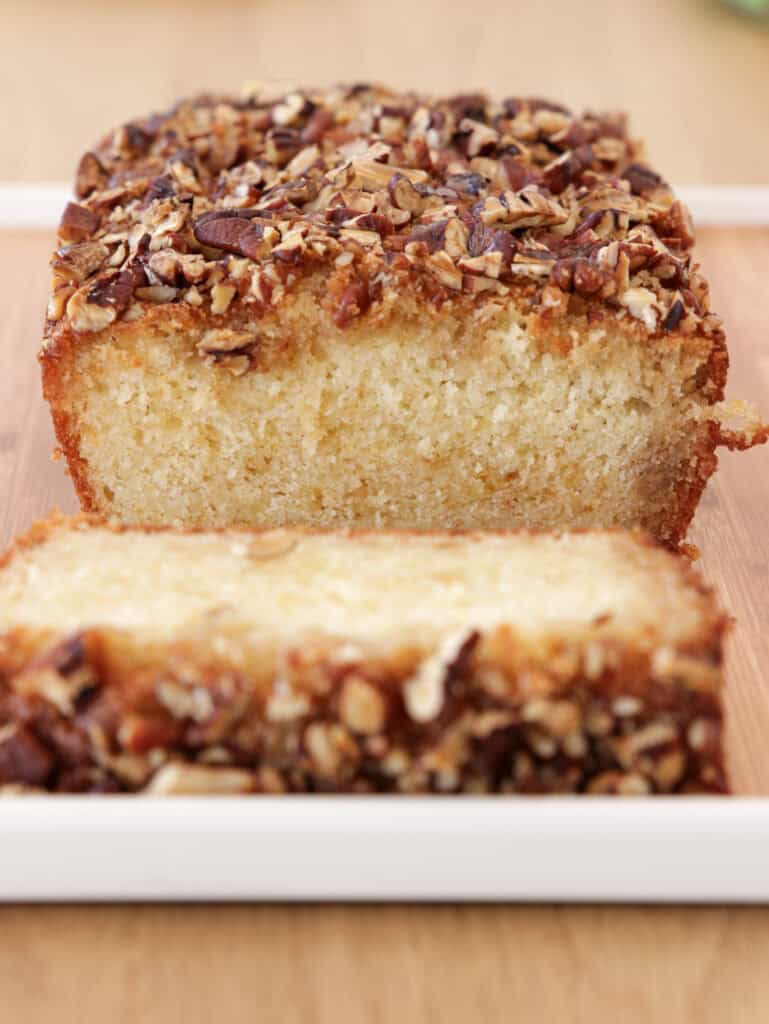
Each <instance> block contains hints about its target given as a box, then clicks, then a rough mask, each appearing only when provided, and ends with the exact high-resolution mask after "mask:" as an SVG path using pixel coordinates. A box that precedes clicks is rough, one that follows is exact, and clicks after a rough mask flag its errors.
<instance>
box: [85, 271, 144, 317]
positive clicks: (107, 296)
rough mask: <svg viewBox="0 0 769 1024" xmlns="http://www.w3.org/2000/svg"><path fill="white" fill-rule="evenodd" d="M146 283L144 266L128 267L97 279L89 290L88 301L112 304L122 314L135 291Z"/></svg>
mask: <svg viewBox="0 0 769 1024" xmlns="http://www.w3.org/2000/svg"><path fill="white" fill-rule="evenodd" d="M146 283H147V275H146V274H145V272H144V268H143V267H141V266H133V267H128V268H127V269H126V270H121V271H120V273H119V274H116V275H113V276H112V277H105V278H102V280H100V281H97V282H96V283H95V284H94V286H93V287H92V288H91V290H90V291H89V292H88V302H89V303H90V304H91V305H94V306H111V307H113V309H114V310H115V312H116V314H117V315H118V316H120V314H121V313H123V312H124V311H125V310H126V309H127V308H128V304H129V302H130V301H131V299H132V297H133V293H134V291H135V290H136V289H137V288H141V287H143V286H144V285H146Z"/></svg>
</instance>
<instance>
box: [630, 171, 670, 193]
mask: <svg viewBox="0 0 769 1024" xmlns="http://www.w3.org/2000/svg"><path fill="white" fill-rule="evenodd" d="M622 177H623V178H624V179H625V181H627V182H629V183H630V191H631V192H632V193H633V195H635V196H642V195H644V194H645V193H647V192H653V191H654V190H655V189H656V188H659V187H660V185H664V184H665V182H664V180H663V179H662V178H661V177H660V176H659V174H657V173H656V172H655V171H653V170H652V169H651V168H650V167H647V166H646V165H645V164H631V165H630V166H629V167H626V168H625V170H624V171H623V172H622Z"/></svg>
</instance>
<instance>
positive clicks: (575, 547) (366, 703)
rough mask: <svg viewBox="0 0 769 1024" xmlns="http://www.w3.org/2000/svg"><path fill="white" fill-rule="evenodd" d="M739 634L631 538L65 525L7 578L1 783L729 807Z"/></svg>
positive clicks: (661, 557)
mask: <svg viewBox="0 0 769 1024" xmlns="http://www.w3.org/2000/svg"><path fill="white" fill-rule="evenodd" d="M723 625H724V619H723V617H722V615H721V613H720V612H719V610H718V608H717V607H716V605H715V603H714V601H713V599H712V597H711V595H710V593H709V592H708V591H707V590H706V589H705V588H704V587H703V585H702V583H701V581H700V580H699V578H698V577H697V576H696V574H695V573H694V572H693V571H692V570H691V568H690V567H689V564H688V562H686V561H685V560H684V559H683V558H678V557H676V556H674V555H672V554H671V553H669V552H667V551H665V550H664V549H662V548H661V547H658V546H657V545H655V544H654V543H653V542H652V541H651V540H648V539H645V538H643V537H641V536H636V535H632V534H623V533H610V532H585V533H566V534H563V535H557V534H532V533H516V532H507V533H505V532H499V533H495V532H484V533H473V532H471V533H462V532H458V533H450V532H445V531H443V532H440V531H437V532H431V533H426V532H422V533H417V532H405V531H401V532H398V531H388V530H383V531H358V532H356V531H331V532H313V531H300V530H285V529H284V530H273V531H266V532H258V531H254V532H247V531H234V530H230V531H220V532H189V533H183V532H178V531H173V530H157V531H148V530H144V529H133V528H128V527H118V526H115V525H112V524H109V523H105V522H101V521H98V520H62V519H54V520H51V521H49V522H47V523H43V524H39V525H38V526H37V527H35V528H34V529H33V530H32V531H31V533H30V534H29V535H28V536H27V537H25V538H22V539H21V540H20V541H18V542H17V543H16V545H15V547H14V548H12V549H11V551H10V552H8V554H7V555H6V556H5V559H4V560H3V562H2V564H1V565H0V785H2V786H4V787H6V789H8V788H10V790H11V791H14V792H15V791H18V790H19V788H20V787H21V788H22V789H28V788H30V787H31V788H37V789H49V790H54V791H59V792H72V791H88V792H94V791H99V792H110V791H143V792H151V793H190V792H203V793H218V792H224V793H240V792H273V793H278V792H287V791H288V792H353V793H369V792H389V793H427V792H436V793H444V792H445V793H489V792H507V793H600V794H609V793H619V794H623V795H630V794H649V793H678V792H720V791H723V790H724V789H725V787H726V781H725V776H724V767H723V755H722V747H721V716H722V713H721V703H720V689H721V668H720V662H721V634H722V630H723Z"/></svg>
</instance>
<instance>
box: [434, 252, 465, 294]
mask: <svg viewBox="0 0 769 1024" xmlns="http://www.w3.org/2000/svg"><path fill="white" fill-rule="evenodd" d="M425 263H426V266H427V267H428V268H429V270H430V271H431V272H432V274H433V275H434V276H435V277H437V278H438V280H439V281H440V282H441V284H445V285H446V287H447V288H453V289H455V290H456V291H461V289H462V271H461V270H459V268H458V267H456V266H455V265H454V261H453V260H452V258H451V257H450V256H449V254H448V253H447V252H436V253H433V254H432V255H431V256H428V257H427V260H426V261H425Z"/></svg>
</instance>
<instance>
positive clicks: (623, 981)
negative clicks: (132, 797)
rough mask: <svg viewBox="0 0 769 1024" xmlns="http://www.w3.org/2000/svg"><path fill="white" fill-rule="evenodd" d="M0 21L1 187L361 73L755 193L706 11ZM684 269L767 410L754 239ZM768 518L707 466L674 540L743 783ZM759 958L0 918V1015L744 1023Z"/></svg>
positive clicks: (724, 65)
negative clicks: (280, 84)
mask: <svg viewBox="0 0 769 1024" xmlns="http://www.w3.org/2000/svg"><path fill="white" fill-rule="evenodd" d="M0 28H1V29H2V31H0V55H2V60H0V85H2V88H0V115H1V116H2V123H3V125H4V131H3V132H2V135H1V137H0V178H2V179H15V180H38V181H39V180H51V179H53V180H59V179H69V178H71V174H72V168H73V167H74V164H75V162H76V160H77V157H78V155H79V153H80V152H81V151H82V149H83V148H84V147H85V146H86V145H87V144H88V143H89V141H90V140H92V139H94V138H96V137H97V136H98V135H99V134H100V133H101V132H103V131H106V130H108V129H109V128H110V127H112V126H113V125H114V124H116V123H117V122H119V121H122V120H125V119H127V118H130V117H131V116H133V115H135V114H137V113H141V112H142V111H146V110H149V109H151V108H153V107H155V108H156V107H160V106H163V105H165V104H168V103H170V102H172V101H173V99H174V98H175V97H176V96H178V95H181V94H183V93H190V92H196V91H199V90H201V89H204V88H210V89H234V88H237V87H238V85H239V83H240V82H241V80H242V79H244V78H278V79H294V80H301V81H305V82H326V81H330V80H333V79H346V80H352V79H358V80H360V79H365V78H369V79H370V78H378V79H381V80H385V81H390V82H393V83H394V84H396V85H401V86H404V85H416V86H420V87H425V88H430V89H434V90H451V91H457V90H465V89H467V88H468V87H474V86H481V87H488V88H490V89H491V90H493V91H494V92H497V93H513V92H523V93H528V94H544V95H551V96H554V97H557V96H561V97H563V98H564V99H566V100H567V102H569V103H571V104H572V105H574V106H578V107H579V106H593V107H606V106H608V105H613V106H620V107H625V108H626V109H628V110H629V111H630V112H631V114H632V121H633V125H634V127H635V129H636V131H637V132H638V133H640V134H643V135H645V136H646V137H647V139H648V140H649V143H650V151H651V154H652V157H653V158H654V159H655V160H656V162H657V163H658V164H659V166H660V168H661V169H662V170H664V172H665V173H666V175H667V176H668V177H670V178H671V179H672V180H676V181H679V182H683V181H691V182H759V183H761V182H763V183H766V182H767V181H769V132H767V131H766V130H765V129H766V106H767V99H768V98H769V30H766V29H760V28H758V27H757V26H755V25H754V24H753V23H752V22H750V21H748V20H744V19H740V18H738V17H735V16H733V15H731V14H729V13H728V12H727V11H726V10H725V9H724V8H723V7H722V6H721V5H720V4H719V3H718V2H717V0H645V2H644V3H629V2H624V0H620V2H619V3H618V2H617V0H590V2H589V3H587V4H586V3H575V2H574V0H549V2H548V3H546V4H536V3H527V4H524V3H515V2H511V0H486V2H485V3H483V4H469V3H466V2H464V0H462V2H456V0H421V2H415V0H388V3H386V4H379V3H367V2H366V0H337V2H332V0H252V2H248V0H219V2H216V3H214V2H206V0H131V3H128V2H127V0H125V2H110V3H102V4H95V3H92V2H90V0H68V2H67V3H66V4H65V3H61V2H59V0H25V2H24V3H23V4H18V3H16V2H12V0H0ZM48 246H49V241H48V239H46V238H43V237H42V236H35V235H15V236H9V235H7V234H6V235H3V234H1V233H0V261H2V262H1V263H0V265H1V266H2V268H3V269H2V274H1V275H0V358H1V359H2V364H1V365H2V372H0V493H2V495H3V496H4V498H5V500H4V502H3V504H2V507H1V508H0V534H1V535H2V540H3V541H4V540H6V539H7V538H8V536H9V535H10V534H11V533H12V532H14V531H16V530H18V529H20V528H23V527H24V526H26V525H28V524H29V522H30V521H31V520H32V519H33V518H34V517H35V516H37V515H40V514H42V513H44V512H46V511H47V510H48V509H49V508H50V507H51V506H52V505H53V504H59V505H60V506H61V507H62V508H65V509H74V507H75V504H74V500H73V496H72V492H71V489H70V486H69V482H68V481H67V479H66V477H65V476H64V473H63V469H62V467H61V465H58V464H54V463H52V462H51V461H50V452H51V447H52V437H51V433H50V428H49V424H48V419H47V414H46V411H45V409H44V407H43V405H42V402H41V400H40V398H39V394H38V385H37V368H36V365H35V360H34V350H35V348H36V346H37V343H38V337H39V327H40V321H41V314H42V309H43V305H44V299H45V291H46V269H45V264H46V260H47V254H48ZM701 253H702V258H703V262H704V263H705V266H706V269H707V270H708V272H709V273H710V276H711V278H712V282H713V290H714V293H715V299H716V308H717V309H718V310H719V311H720V312H721V313H722V314H723V315H724V317H725V319H726V321H727V325H728V327H729V328H730V335H731V346H732V352H733V360H732V362H733V370H732V375H731V383H730V390H731V392H732V394H734V395H737V394H740V395H744V396H746V397H752V398H753V399H754V400H760V401H762V403H763V408H764V409H765V410H769V294H767V291H768V290H767V287H766V280H767V276H768V275H769V233H766V232H764V233H758V232H747V231H743V232H718V233H709V234H703V236H702V245H701ZM768 510H769V450H767V449H766V448H765V449H762V450H760V451H757V452H751V453H748V454H745V455H723V456H722V465H721V469H720V472H719V475H718V477H717V479H716V481H715V482H714V483H713V484H712V485H711V487H710V488H709V490H708V493H707V496H706V498H705V501H704V502H703V504H702V506H701V508H700V511H699V513H698V517H697V525H696V529H695V531H694V533H695V539H696V540H697V542H698V543H699V544H700V545H701V546H702V549H703V565H704V568H705V570H706V572H707V574H708V575H709V577H710V578H711V579H712V580H713V581H714V582H715V584H716V586H718V588H719V590H720V591H721V593H722V596H723V599H724V601H725V603H728V605H729V607H730V608H731V609H732V610H733V611H734V613H735V614H736V615H737V617H738V620H739V622H738V625H737V626H736V627H735V630H734V633H733V637H732V640H731V644H730V651H729V654H730V665H731V667H730V674H729V675H730V686H729V697H728V702H729V711H730V724H729V750H730V760H731V763H732V768H733V775H734V779H735V782H736V783H737V786H738V788H739V789H740V791H741V792H753V793H763V794H769V753H767V747H769V744H767V742H766V737H769V670H767V668H766V667H765V666H766V665H767V664H769V658H767V655H768V654H769V572H768V571H767V559H768V550H767V545H768V544H769V538H768V536H767V526H766V522H767V516H768V515H769V511H768ZM51 855H52V857H55V855H56V851H55V850H52V851H51ZM564 856H568V850H566V851H564ZM311 858H312V851H311V850H310V851H308V870H311ZM0 870H2V851H0ZM768 948H769V911H766V910H763V909H736V908H710V909H695V908H621V907H619V908H592V907H585V908H574V907H572V908H549V907H539V908H534V907H532V908H526V907H524V908H514V907H485V908H484V907H457V908H451V907H382V908H371V907H320V908H307V907H305V908H302V907H294V908H292V907H267V908H259V907H90V908H89V907H37V908H34V907H16V908H15V907H7V908H0V951H1V954H2V955H0V1022H2V1024H5V1022H6V1021H8V1022H14V1024H15V1022H16V1021H18V1022H23V1024H50V1022H51V1021H56V1022H57V1024H91V1022H98V1024H102V1021H104V1020H108V1021H110V1022H114V1024H124V1022H125V1024H144V1022H150V1021H153V1022H154V1021H162V1022H163V1024H177V1022H179V1024H181V1022H182V1021H183V1022H185V1024H187V1022H190V1021H193V1022H196V1021H214V1020H216V1021H218V1020H222V1021H227V1022H230V1021H232V1022H238V1021H242V1020H249V1021H251V1020H255V1019H256V1020H260V1021H262V1020H264V1021H270V1022H271V1021H281V1022H285V1024H293V1022H294V1021H297V1022H299V1021H301V1022H302V1024H316V1022H322V1024H325V1022H334V1024H337V1022H340V1024H363V1022H366V1024H369V1022H371V1024H380V1022H382V1024H389V1022H391V1021H398V1022H399V1024H400V1022H402V1024H416V1022H422V1021H424V1022H433V1021H434V1022H436V1024H438V1022H440V1024H454V1022H457V1024H460V1022H461V1024H468V1022H475V1021H483V1022H484V1024H497V1022H500V1024H501V1022H502V1021H505V1022H507V1021H509V1020H520V1021H532V1020H536V1021H540V1020H541V1021H546V1022H548V1024H561V1022H563V1024H582V1022H586V1024H587V1022H589V1024H603V1022H606V1024H636V1022H638V1024H641V1022H644V1024H646V1022H652V1021H653V1022H655V1024H656V1022H660V1024H679V1022H681V1024H683V1022H686V1024H689V1022H691V1024H757V1022H759V1021H764V1020H767V1019H769V974H768V973H767V970H766V962H767V949H768Z"/></svg>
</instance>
